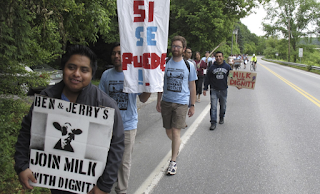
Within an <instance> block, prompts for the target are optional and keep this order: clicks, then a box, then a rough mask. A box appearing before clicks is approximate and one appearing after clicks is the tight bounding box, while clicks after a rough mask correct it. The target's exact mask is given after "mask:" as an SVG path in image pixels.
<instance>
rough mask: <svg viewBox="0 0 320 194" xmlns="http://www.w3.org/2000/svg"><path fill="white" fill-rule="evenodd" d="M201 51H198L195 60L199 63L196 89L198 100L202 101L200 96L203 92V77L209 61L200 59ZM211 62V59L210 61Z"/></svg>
mask: <svg viewBox="0 0 320 194" xmlns="http://www.w3.org/2000/svg"><path fill="white" fill-rule="evenodd" d="M200 57H201V55H200V52H199V51H197V52H196V58H195V62H196V64H197V75H198V80H196V90H197V102H200V96H201V94H202V87H203V79H204V77H205V75H204V70H205V69H206V68H207V63H205V62H204V61H203V60H201V59H200ZM210 62H211V61H210Z"/></svg>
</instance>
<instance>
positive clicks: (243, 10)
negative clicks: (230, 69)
mask: <svg viewBox="0 0 320 194" xmlns="http://www.w3.org/2000/svg"><path fill="white" fill-rule="evenodd" d="M255 5H256V2H255V1H253V0H249V1H244V0H235V1H223V0H215V1H205V2H204V1H200V0H193V1H184V0H175V1H171V6H170V24H169V28H170V29H169V37H172V36H175V35H181V36H184V37H185V38H186V39H187V41H188V46H190V47H192V48H193V50H199V51H201V52H202V53H203V52H204V51H205V50H212V49H213V48H214V47H216V46H217V45H218V44H219V43H220V42H222V41H226V40H231V34H232V31H233V29H234V24H235V23H236V22H238V21H239V19H240V18H243V17H245V16H246V15H247V14H248V13H249V12H250V10H251V9H252V8H253V7H254V6H255ZM169 40H170V39H169ZM230 43H231V41H230ZM169 45H170V44H169ZM229 46H231V45H229ZM228 53H230V50H229V51H228Z"/></svg>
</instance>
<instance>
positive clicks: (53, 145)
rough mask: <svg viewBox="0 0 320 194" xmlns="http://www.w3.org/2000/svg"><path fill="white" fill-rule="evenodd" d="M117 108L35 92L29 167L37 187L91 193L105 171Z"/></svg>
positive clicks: (34, 184)
mask: <svg viewBox="0 0 320 194" xmlns="http://www.w3.org/2000/svg"><path fill="white" fill-rule="evenodd" d="M113 122H114V109H112V108H104V107H92V106H88V105H83V104H76V103H71V102H67V101H64V100H59V99H54V98H49V97H45V96H39V95H36V96H35V100H34V109H33V113H32V121H31V140H30V149H31V151H30V162H29V164H30V170H31V171H32V173H33V175H34V176H35V178H36V179H37V183H32V182H31V181H29V183H30V184H31V185H33V186H36V187H46V188H51V189H59V190H65V191H70V192H74V193H88V192H89V191H90V190H91V189H92V188H93V187H94V185H95V184H96V182H97V180H98V178H99V177H100V176H101V175H102V173H103V171H104V168H105V165H106V160H107V156H108V151H109V147H110V141H111V137H112V131H113Z"/></svg>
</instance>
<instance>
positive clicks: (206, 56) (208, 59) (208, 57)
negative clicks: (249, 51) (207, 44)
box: [201, 51, 212, 65]
mask: <svg viewBox="0 0 320 194" xmlns="http://www.w3.org/2000/svg"><path fill="white" fill-rule="evenodd" d="M201 60H202V61H204V62H205V63H206V64H207V65H208V64H209V62H210V61H212V58H211V57H210V52H209V51H206V53H205V56H204V57H202V58H201Z"/></svg>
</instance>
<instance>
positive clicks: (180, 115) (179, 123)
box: [161, 101, 188, 129]
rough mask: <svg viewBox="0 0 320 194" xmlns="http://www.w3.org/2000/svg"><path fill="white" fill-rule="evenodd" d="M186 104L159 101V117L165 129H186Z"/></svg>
mask: <svg viewBox="0 0 320 194" xmlns="http://www.w3.org/2000/svg"><path fill="white" fill-rule="evenodd" d="M187 112H188V105H187V104H177V103H173V102H165V101H161V115H162V121H163V127H164V128H165V129H171V128H176V129H183V128H185V127H186V115H187Z"/></svg>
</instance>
